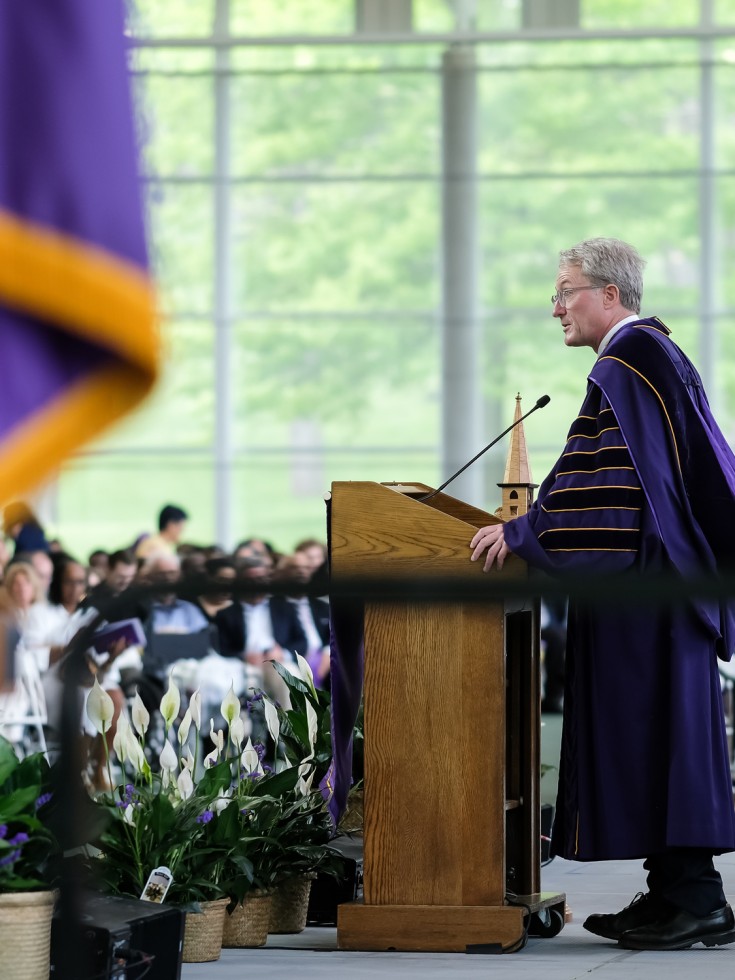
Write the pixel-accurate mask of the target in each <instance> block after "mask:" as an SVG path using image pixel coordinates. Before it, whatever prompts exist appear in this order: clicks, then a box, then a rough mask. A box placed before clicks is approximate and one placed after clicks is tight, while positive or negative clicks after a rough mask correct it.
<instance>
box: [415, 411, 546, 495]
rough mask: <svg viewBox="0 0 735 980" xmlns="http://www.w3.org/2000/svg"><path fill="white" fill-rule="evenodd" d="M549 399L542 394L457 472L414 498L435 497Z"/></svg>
mask: <svg viewBox="0 0 735 980" xmlns="http://www.w3.org/2000/svg"><path fill="white" fill-rule="evenodd" d="M550 401H551V398H550V397H549V395H542V396H541V397H540V398H539V400H538V401H537V402H536V404H535V405H534V406H533V408H531V409H529V410H528V411H527V412H526V414H525V415H521V417H520V418H519V419H516V420H515V422H513V423H512V425H509V426H508V428H507V429H505V430H504V431H503V432H501V433H500V435H499V436H497V438H495V439H493V441H492V442H489V443H488V444H487V446H485V448H484V449H481V450H480V452H479V453H478V454H477V455H476V456H473V457H472V459H471V460H470V461H469V462H468V463H465V464H464V466H463V467H461V469H458V470H457V472H456V473H454V474H453V475H452V476H450V477H449V479H448V480H446V481H445V482H444V483H442V485H441V486H440V487H437V488H436V490H432V491H431V493H425V494H424V496H423V497H417V498H416V500H421V501H425V500H431V498H432V497H435V496H436V495H437V494H438V493H441V492H442V490H443V489H444V488H445V487H448V486H449V484H450V483H451V482H452V480H456V479H457V477H458V476H459V474H460V473H464V471H465V470H466V469H467V467H468V466H472V464H473V463H474V462H475V460H478V459H479V458H480V456H482V455H483V454H484V453H486V452H487V451H488V449H492V447H493V446H494V445H495V444H496V443H498V442H500V440H501V439H502V438H503V436H507V435H508V433H509V432H510V430H511V429H515V427H516V426H517V425H520V424H521V422H522V421H523V420H524V419H527V418H528V416H529V415H531V414H532V413H533V412H535V411H536V409H537V408H545V407H546V405H548V404H549V402H550Z"/></svg>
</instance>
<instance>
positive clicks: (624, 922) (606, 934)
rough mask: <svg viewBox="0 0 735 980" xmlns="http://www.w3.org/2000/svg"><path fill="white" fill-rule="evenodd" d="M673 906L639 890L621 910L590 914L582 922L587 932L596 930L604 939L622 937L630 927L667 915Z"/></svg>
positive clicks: (648, 922) (637, 926)
mask: <svg viewBox="0 0 735 980" xmlns="http://www.w3.org/2000/svg"><path fill="white" fill-rule="evenodd" d="M670 908H671V906H669V905H667V904H666V903H664V902H663V901H662V900H661V899H659V898H654V896H653V895H651V894H650V892H649V893H647V894H645V895H644V894H643V892H638V894H637V895H636V897H635V898H634V899H633V901H632V902H631V903H630V905H627V906H626V907H625V908H624V909H623V910H622V911H621V912H615V913H614V914H612V913H610V914H608V915H599V914H595V915H589V916H587V918H586V919H585V921H584V922H583V923H582V924H583V926H584V928H585V929H586V930H587V932H594V934H595V935H596V936H602V937H603V939H620V937H621V936H622V935H623V933H624V932H627V931H628V930H629V929H638V928H640V927H641V926H648V925H651V924H652V923H654V922H656V921H657V920H658V919H660V918H661V916H662V915H666V914H667V912H668V911H669V909H670Z"/></svg>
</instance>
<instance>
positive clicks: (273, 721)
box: [263, 698, 281, 745]
mask: <svg viewBox="0 0 735 980" xmlns="http://www.w3.org/2000/svg"><path fill="white" fill-rule="evenodd" d="M263 707H264V708H265V723H266V725H267V726H268V731H269V732H270V736H271V738H272V739H273V741H274V742H275V743H276V745H278V736H279V735H280V733H281V723H280V722H279V720H278V711H277V709H276V706H275V705H274V704H273V702H272V701H269V700H268V698H264V699H263Z"/></svg>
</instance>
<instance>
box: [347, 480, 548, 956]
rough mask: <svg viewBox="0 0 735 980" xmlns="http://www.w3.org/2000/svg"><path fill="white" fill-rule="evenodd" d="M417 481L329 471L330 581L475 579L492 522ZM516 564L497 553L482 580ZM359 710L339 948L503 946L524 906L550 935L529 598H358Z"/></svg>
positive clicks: (514, 934) (516, 932)
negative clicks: (360, 831)
mask: <svg viewBox="0 0 735 980" xmlns="http://www.w3.org/2000/svg"><path fill="white" fill-rule="evenodd" d="M430 490H431V488H430V487H427V486H423V485H421V484H410V485H404V484H380V483H370V482H340V483H333V484H332V505H331V513H332V516H331V574H332V577H333V579H334V581H340V580H342V579H346V578H350V577H357V576H359V577H363V578H371V579H374V580H376V581H380V579H396V578H402V577H404V576H405V577H406V578H407V579H411V580H412V581H420V580H421V579H422V578H425V579H429V578H437V577H442V578H454V579H458V580H460V581H461V580H463V579H465V580H467V581H470V580H474V581H475V582H476V581H477V577H478V576H480V577H482V576H485V575H486V573H484V572H483V571H482V562H476V563H474V562H471V561H470V547H469V543H470V539H471V538H472V536H473V534H474V533H475V530H476V529H477V528H479V527H484V526H486V525H488V524H493V523H498V521H499V519H498V518H497V517H494V516H493V515H491V514H488V513H485V512H484V511H482V510H479V509H478V508H475V507H472V506H470V505H468V504H465V503H463V502H462V501H460V500H457V499H455V498H453V497H450V496H449V495H447V494H437V495H436V496H435V497H433V498H432V499H431V500H429V501H426V502H422V501H421V500H419V499H418V498H419V497H421V496H422V495H424V494H426V493H428V492H430ZM525 575H526V566H525V564H524V563H523V562H522V561H520V560H519V559H518V558H515V557H511V558H510V559H509V560H508V561H507V562H506V564H505V566H504V568H503V570H502V572H497V571H495V570H493V571H492V572H490V573H489V574H487V580H488V581H491V580H495V581H496V582H497V581H498V579H500V580H501V581H502V580H503V579H504V578H505V579H510V578H516V579H517V578H518V577H524V576H525ZM364 714H365V808H364V899H363V901H362V902H353V903H349V904H345V905H341V906H340V907H339V912H338V928H337V939H338V946H339V948H340V949H354V950H393V949H394V950H423V951H461V952H464V951H465V950H466V949H467V947H468V946H473V945H480V944H491V945H495V944H500V945H502V946H503V947H504V948H510V947H513V946H514V945H515V944H516V943H518V942H519V941H520V940H522V938H523V935H524V928H525V927H527V926H528V921H527V919H528V916H529V915H531V916H532V917H533V919H534V922H535V924H536V925H537V927H538V928H537V929H536V930H535V934H545V935H555V934H556V932H558V931H559V930H560V929H561V928H562V926H563V924H564V895H542V894H540V833H541V832H540V803H539V726H540V692H539V643H538V620H537V609H536V603H535V602H534V601H532V600H530V599H529V600H527V601H526V602H525V603H519V602H518V601H516V602H515V603H509V602H506V603H503V602H502V601H497V600H493V601H490V600H488V601H487V602H478V601H467V602H462V601H459V602H452V601H441V602H438V603H429V602H421V601H402V600H400V601H387V602H386V601H380V602H377V601H369V602H367V604H366V608H365V683H364ZM508 896H513V897H512V898H511V899H510V900H509V898H508ZM510 901H513V902H514V903H518V904H510ZM523 906H525V907H523Z"/></svg>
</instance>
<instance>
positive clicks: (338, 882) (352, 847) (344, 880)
mask: <svg viewBox="0 0 735 980" xmlns="http://www.w3.org/2000/svg"><path fill="white" fill-rule="evenodd" d="M329 846H330V847H331V848H332V849H333V850H335V851H337V852H338V853H339V855H340V857H341V861H340V864H341V873H340V874H339V876H338V877H334V876H332V875H326V874H321V873H320V874H318V875H317V877H316V879H315V881H314V882H313V884H312V886H311V894H310V896H309V911H308V913H307V916H306V921H307V922H309V923H310V924H311V925H320V926H327V925H336V924H337V906H338V905H341V904H342V902H354V901H356V900H357V899H359V898H362V838H361V837H358V838H354V837H346V836H344V837H335V838H334V840H332V841H330V842H329Z"/></svg>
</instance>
